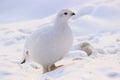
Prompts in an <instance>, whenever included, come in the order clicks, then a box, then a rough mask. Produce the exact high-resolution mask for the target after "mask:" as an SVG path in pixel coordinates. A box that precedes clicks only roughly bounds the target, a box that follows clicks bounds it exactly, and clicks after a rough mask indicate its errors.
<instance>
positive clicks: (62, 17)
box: [57, 9, 75, 22]
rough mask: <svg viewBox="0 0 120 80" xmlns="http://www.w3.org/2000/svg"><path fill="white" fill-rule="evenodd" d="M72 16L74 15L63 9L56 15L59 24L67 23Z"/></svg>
mask: <svg viewBox="0 0 120 80" xmlns="http://www.w3.org/2000/svg"><path fill="white" fill-rule="evenodd" d="M73 15H75V13H74V12H72V11H70V10H68V9H63V10H61V11H60V12H59V13H58V14H57V20H58V21H59V22H67V21H68V20H69V19H70V17H72V16H73Z"/></svg>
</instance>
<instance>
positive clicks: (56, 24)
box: [54, 19, 68, 27]
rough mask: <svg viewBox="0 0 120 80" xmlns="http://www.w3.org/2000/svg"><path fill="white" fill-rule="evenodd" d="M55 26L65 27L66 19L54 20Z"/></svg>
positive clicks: (66, 24)
mask: <svg viewBox="0 0 120 80" xmlns="http://www.w3.org/2000/svg"><path fill="white" fill-rule="evenodd" d="M54 25H55V26H56V27H67V26H68V21H64V20H59V19H57V20H55V24H54Z"/></svg>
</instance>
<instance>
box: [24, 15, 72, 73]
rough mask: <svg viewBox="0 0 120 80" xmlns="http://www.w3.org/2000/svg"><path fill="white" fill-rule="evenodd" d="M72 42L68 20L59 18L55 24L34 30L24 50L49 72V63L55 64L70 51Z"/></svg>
mask: <svg viewBox="0 0 120 80" xmlns="http://www.w3.org/2000/svg"><path fill="white" fill-rule="evenodd" d="M57 18H59V17H57ZM57 18H56V19H57ZM72 43H73V35H72V31H71V29H70V27H69V26H68V24H67V21H60V20H59V19H57V20H56V21H55V23H54V24H53V25H47V26H44V27H41V28H40V29H39V30H37V31H35V32H33V33H32V34H31V35H30V37H28V39H27V40H26V43H25V49H24V50H25V54H26V52H28V55H29V58H30V59H32V60H33V61H35V62H37V63H39V64H41V65H42V66H43V68H44V72H47V71H48V69H47V68H48V66H49V65H53V64H54V63H55V62H57V61H59V60H60V59H62V58H63V57H64V55H65V54H66V53H68V51H69V50H70V48H71V46H72Z"/></svg>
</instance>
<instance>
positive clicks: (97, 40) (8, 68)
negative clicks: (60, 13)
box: [0, 0, 120, 80]
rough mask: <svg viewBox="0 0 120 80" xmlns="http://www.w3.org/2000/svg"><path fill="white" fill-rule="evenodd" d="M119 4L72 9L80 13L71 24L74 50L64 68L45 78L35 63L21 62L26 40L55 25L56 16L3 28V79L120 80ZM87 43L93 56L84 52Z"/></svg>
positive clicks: (0, 71) (0, 47)
mask: <svg viewBox="0 0 120 80" xmlns="http://www.w3.org/2000/svg"><path fill="white" fill-rule="evenodd" d="M119 3H120V1H119V0H109V1H108V2H101V3H97V2H95V3H94V4H89V5H88V4H87V5H83V6H82V7H81V6H77V7H73V8H71V9H72V10H74V11H78V12H77V15H76V17H74V18H73V19H72V20H71V21H70V25H71V28H72V30H73V33H74V36H75V38H74V44H73V47H72V49H71V50H70V52H69V54H67V55H66V56H65V58H64V59H62V60H61V61H59V62H57V63H56V65H57V66H59V65H64V66H62V67H59V68H57V69H56V70H54V71H51V72H48V73H46V74H41V65H39V64H37V63H35V62H33V61H29V62H27V63H26V64H23V65H21V64H20V62H21V60H22V57H23V54H22V53H23V46H24V42H25V40H26V38H27V36H28V35H30V34H31V33H32V31H34V30H36V29H38V28H39V27H40V25H46V24H49V23H50V22H52V21H51V19H52V20H53V19H54V15H52V16H50V17H47V18H44V19H40V20H32V21H26V22H19V23H10V24H0V44H1V45H0V79H1V80H73V79H74V80H120V67H119V66H120V31H119V30H120V29H119V27H120V25H119V21H120V16H119V14H120V9H119V7H120V6H119ZM80 8H81V9H80ZM101 12H103V13H101ZM84 42H88V43H89V44H90V45H91V46H92V48H90V49H91V50H92V55H90V56H87V53H86V52H85V51H84V50H82V48H81V44H83V43H84ZM36 66H37V68H36Z"/></svg>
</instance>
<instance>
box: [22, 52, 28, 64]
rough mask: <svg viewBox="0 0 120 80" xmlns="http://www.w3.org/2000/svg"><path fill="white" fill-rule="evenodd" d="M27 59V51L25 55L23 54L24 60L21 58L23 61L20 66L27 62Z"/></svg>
mask: <svg viewBox="0 0 120 80" xmlns="http://www.w3.org/2000/svg"><path fill="white" fill-rule="evenodd" d="M28 57H29V54H28V51H26V52H25V54H24V58H23V61H22V62H21V64H23V63H25V62H26V61H27V59H28Z"/></svg>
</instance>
